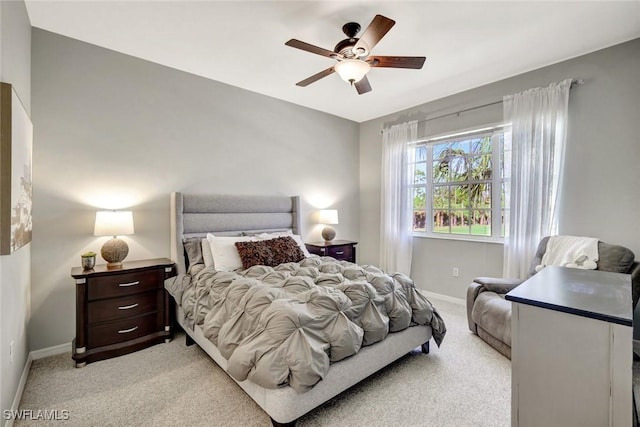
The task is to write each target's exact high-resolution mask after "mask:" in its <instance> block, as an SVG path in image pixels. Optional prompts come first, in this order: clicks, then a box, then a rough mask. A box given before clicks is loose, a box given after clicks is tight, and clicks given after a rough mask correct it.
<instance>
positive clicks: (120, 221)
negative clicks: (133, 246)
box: [93, 211, 133, 268]
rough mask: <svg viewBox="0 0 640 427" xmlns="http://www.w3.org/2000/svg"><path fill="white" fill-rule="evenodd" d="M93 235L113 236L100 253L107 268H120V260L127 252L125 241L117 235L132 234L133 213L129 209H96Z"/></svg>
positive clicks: (127, 247)
mask: <svg viewBox="0 0 640 427" xmlns="http://www.w3.org/2000/svg"><path fill="white" fill-rule="evenodd" d="M93 234H94V235H95V236H113V239H109V240H108V241H107V242H106V243H105V244H104V245H102V248H101V249H100V255H102V258H104V260H105V261H107V268H121V267H122V261H123V260H124V259H125V258H126V257H127V255H128V254H129V246H127V243H126V242H125V241H124V240H122V239H118V236H124V235H127V234H133V213H132V212H131V211H98V212H96V225H95V229H94V231H93Z"/></svg>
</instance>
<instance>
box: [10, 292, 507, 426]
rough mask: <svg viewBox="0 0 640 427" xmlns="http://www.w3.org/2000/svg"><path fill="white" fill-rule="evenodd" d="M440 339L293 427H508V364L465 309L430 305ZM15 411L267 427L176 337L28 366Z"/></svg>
mask: <svg viewBox="0 0 640 427" xmlns="http://www.w3.org/2000/svg"><path fill="white" fill-rule="evenodd" d="M432 302H433V303H434V305H435V306H436V308H437V309H438V310H439V311H440V313H441V315H442V317H443V318H444V320H445V322H446V324H447V328H448V333H447V336H446V338H445V340H444V343H443V346H442V348H438V347H437V346H436V345H435V344H434V343H433V341H432V342H431V353H430V354H429V355H423V354H421V353H419V352H415V353H411V354H409V355H408V356H406V357H404V358H402V359H400V360H399V361H397V362H396V363H394V364H392V365H391V366H389V367H387V368H385V369H384V370H382V371H380V372H379V373H377V374H375V375H373V376H372V377H369V378H368V379H366V380H364V381H363V382H361V383H360V384H358V385H356V386H354V387H352V388H351V389H349V390H347V391H346V392H344V393H342V394H341V395H339V396H338V397H336V398H334V399H333V400H331V401H329V402H327V403H325V404H324V405H322V406H321V407H319V408H317V409H315V410H313V411H312V412H310V413H308V414H307V415H305V416H304V417H302V418H301V419H300V420H299V423H298V425H299V426H334V425H348V426H367V427H374V426H411V425H430V426H456V427H459V426H508V425H510V411H511V409H510V408H511V403H510V402H511V363H510V362H509V360H508V359H506V358H505V357H503V356H502V355H500V354H499V353H498V352H496V351H495V350H493V349H492V348H491V347H489V346H488V345H487V344H486V343H484V342H483V341H482V340H480V339H479V338H478V337H477V336H475V335H473V334H472V333H471V332H469V330H468V328H467V320H466V312H465V308H464V307H463V306H460V305H456V304H453V303H450V302H446V301H441V300H436V299H432ZM20 409H31V410H34V411H37V410H45V409H46V410H49V411H51V410H58V411H62V410H68V411H69V419H68V420H67V421H54V422H51V421H49V422H45V421H28V422H25V421H17V422H16V423H15V425H16V426H40V425H55V426H268V425H270V421H269V417H268V416H267V415H266V414H265V413H264V412H263V411H262V410H261V409H260V407H258V405H256V404H255V403H254V402H253V401H252V400H251V399H250V398H249V397H248V396H247V395H246V394H244V392H243V391H242V389H241V388H240V387H238V386H237V385H236V384H235V383H234V382H233V381H232V380H231V379H230V378H229V377H228V376H227V375H226V374H225V373H224V371H222V370H221V369H220V368H219V367H218V366H217V365H216V364H215V363H214V362H213V361H212V360H211V359H209V357H208V356H207V355H206V354H205V353H204V352H203V351H202V350H200V349H199V348H198V347H197V345H194V346H191V347H185V345H184V336H183V335H177V336H176V339H174V340H173V342H171V343H169V344H160V345H156V346H154V347H151V348H148V349H145V350H142V351H139V352H136V353H132V354H129V355H126V356H121V357H118V358H114V359H109V360H105V361H101V362H96V363H92V364H89V365H87V366H86V367H85V368H82V369H75V368H74V365H73V361H72V360H71V355H70V354H64V355H60V356H54V357H49V358H46V359H41V360H36V361H34V362H33V365H32V367H31V371H30V373H29V378H28V380H27V384H26V387H25V390H24V393H23V396H22V401H21V403H20Z"/></svg>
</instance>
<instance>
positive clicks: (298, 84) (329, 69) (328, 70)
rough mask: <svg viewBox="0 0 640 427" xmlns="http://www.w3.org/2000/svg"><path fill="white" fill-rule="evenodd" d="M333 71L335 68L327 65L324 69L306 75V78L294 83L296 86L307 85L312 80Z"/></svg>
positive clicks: (315, 80)
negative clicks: (308, 75) (311, 74)
mask: <svg viewBox="0 0 640 427" xmlns="http://www.w3.org/2000/svg"><path fill="white" fill-rule="evenodd" d="M334 72H335V70H334V69H333V67H329V68H327V69H326V70H322V71H320V72H319V73H316V74H314V75H313V76H311V77H307V78H306V79H304V80H302V81H299V82H298V83H296V86H302V87H305V86H309V85H310V84H311V83H313V82H317V81H318V80H320V79H322V78H324V77H327V76H329V75H331V74H333V73H334Z"/></svg>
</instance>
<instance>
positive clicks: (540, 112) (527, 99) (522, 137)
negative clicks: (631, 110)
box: [503, 79, 571, 279]
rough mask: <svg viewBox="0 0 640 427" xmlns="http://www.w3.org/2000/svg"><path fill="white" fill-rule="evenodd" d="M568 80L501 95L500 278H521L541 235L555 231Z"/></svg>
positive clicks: (524, 274) (566, 110)
mask: <svg viewBox="0 0 640 427" xmlns="http://www.w3.org/2000/svg"><path fill="white" fill-rule="evenodd" d="M570 88H571V79H567V80H564V81H562V82H558V83H553V84H551V85H550V86H548V87H545V88H535V89H529V90H527V91H525V92H521V93H517V94H514V95H510V96H506V97H505V98H504V100H503V101H504V104H503V107H504V121H505V125H506V127H505V176H506V177H507V180H506V182H505V197H506V201H505V203H506V206H508V207H509V209H510V212H509V215H508V219H506V230H507V237H506V238H505V244H504V268H503V274H504V277H508V278H523V279H524V278H526V277H527V274H528V270H529V265H530V263H531V261H532V259H533V256H534V254H535V251H536V248H537V246H538V243H539V242H540V239H541V238H542V237H544V236H547V235H551V234H557V230H558V199H559V196H560V188H561V179H562V166H563V162H564V150H565V140H566V134H567V116H568V105H569V90H570Z"/></svg>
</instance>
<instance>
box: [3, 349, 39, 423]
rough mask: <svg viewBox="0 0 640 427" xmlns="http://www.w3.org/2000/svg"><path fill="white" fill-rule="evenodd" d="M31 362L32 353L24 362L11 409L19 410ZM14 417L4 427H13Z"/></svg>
mask: <svg viewBox="0 0 640 427" xmlns="http://www.w3.org/2000/svg"><path fill="white" fill-rule="evenodd" d="M31 362H33V358H32V357H31V353H29V356H27V362H26V363H25V364H24V369H23V370H22V375H21V376H20V382H19V383H18V389H17V390H16V395H15V396H14V397H13V403H11V411H12V412H13V411H17V410H18V408H19V407H20V401H21V400H22V392H24V386H25V384H27V377H29V370H30V369H31ZM13 421H14V420H13V418H11V419H8V420H7V421H6V422H5V423H4V427H12V426H13Z"/></svg>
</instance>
